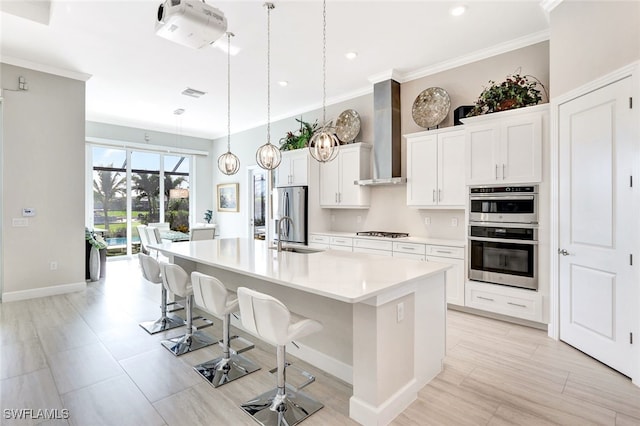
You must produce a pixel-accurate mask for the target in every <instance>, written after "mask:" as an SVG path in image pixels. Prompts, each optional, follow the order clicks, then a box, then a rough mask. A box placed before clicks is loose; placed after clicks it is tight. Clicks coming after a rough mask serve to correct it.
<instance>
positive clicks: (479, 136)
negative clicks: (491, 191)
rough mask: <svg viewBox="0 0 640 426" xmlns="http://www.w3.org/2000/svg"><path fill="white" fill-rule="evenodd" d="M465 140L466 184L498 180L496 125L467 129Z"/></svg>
mask: <svg viewBox="0 0 640 426" xmlns="http://www.w3.org/2000/svg"><path fill="white" fill-rule="evenodd" d="M465 140H466V142H465V143H466V147H465V148H466V159H467V160H466V168H467V173H466V178H467V183H468V184H470V185H471V184H485V183H493V182H495V181H496V180H497V179H498V161H499V158H498V153H499V150H500V129H499V127H498V124H497V123H496V124H489V125H483V126H473V127H468V128H467V131H466V137H465Z"/></svg>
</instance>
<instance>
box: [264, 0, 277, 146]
mask: <svg viewBox="0 0 640 426" xmlns="http://www.w3.org/2000/svg"><path fill="white" fill-rule="evenodd" d="M264 5H265V6H266V8H267V143H271V9H273V8H274V7H275V6H274V5H273V3H265V4H264Z"/></svg>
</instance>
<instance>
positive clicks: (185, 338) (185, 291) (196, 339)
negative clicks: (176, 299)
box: [160, 262, 215, 356]
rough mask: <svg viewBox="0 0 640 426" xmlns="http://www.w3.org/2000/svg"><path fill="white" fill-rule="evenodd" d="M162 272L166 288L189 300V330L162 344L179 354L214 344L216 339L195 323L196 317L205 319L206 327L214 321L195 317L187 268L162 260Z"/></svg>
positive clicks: (187, 308)
mask: <svg viewBox="0 0 640 426" xmlns="http://www.w3.org/2000/svg"><path fill="white" fill-rule="evenodd" d="M160 274H161V276H162V282H163V284H164V286H165V287H166V289H167V290H169V291H171V292H172V293H174V294H177V295H178V296H180V297H184V298H185V300H186V302H187V303H186V305H187V307H186V311H187V324H186V325H187V332H186V333H185V334H184V335H182V336H177V337H174V338H172V339H168V340H163V341H162V342H160V343H162V346H164V347H165V348H167V349H168V350H169V351H171V353H173V354H174V355H176V356H179V355H184V354H186V353H187V352H193V351H195V350H198V349H201V348H204V347H205V346H209V345H213V344H214V343H215V340H214V339H213V338H212V337H210V336H208V335H206V334H205V333H203V332H202V331H199V330H198V329H197V328H196V327H195V326H194V325H193V320H194V319H195V320H198V319H203V320H204V322H205V325H204V327H208V326H211V325H212V324H213V322H211V321H209V320H205V319H204V318H202V317H193V287H192V286H191V283H190V282H189V275H187V273H186V272H185V270H184V269H182V268H181V267H180V266H178V265H175V264H173V263H166V262H160ZM204 327H200V328H204Z"/></svg>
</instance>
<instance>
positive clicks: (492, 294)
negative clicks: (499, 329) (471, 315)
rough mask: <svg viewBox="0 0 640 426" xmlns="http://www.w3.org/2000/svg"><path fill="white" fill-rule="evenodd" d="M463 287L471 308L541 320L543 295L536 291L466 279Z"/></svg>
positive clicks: (467, 302)
mask: <svg viewBox="0 0 640 426" xmlns="http://www.w3.org/2000/svg"><path fill="white" fill-rule="evenodd" d="M465 289H466V290H465V293H466V304H467V306H469V307H471V308H476V309H482V310H483V311H489V312H495V313H498V314H503V315H509V316H512V317H516V318H522V319H526V320H530V321H536V322H543V318H542V304H543V297H542V296H541V295H540V293H538V292H537V291H533V290H524V289H519V288H513V287H507V286H503V285H497V284H488V283H481V282H477V281H467V283H466V286H465Z"/></svg>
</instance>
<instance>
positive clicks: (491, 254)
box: [469, 185, 538, 290]
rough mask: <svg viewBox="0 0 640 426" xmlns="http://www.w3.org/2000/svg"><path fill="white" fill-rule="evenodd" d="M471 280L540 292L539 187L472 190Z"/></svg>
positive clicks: (470, 197) (474, 188)
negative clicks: (538, 290)
mask: <svg viewBox="0 0 640 426" xmlns="http://www.w3.org/2000/svg"><path fill="white" fill-rule="evenodd" d="M469 252H470V253H469V254H470V255H469V279H470V280H474V281H483V282H488V283H494V284H501V285H508V286H513V287H520V288H526V289H531V290H537V289H538V186H537V185H522V186H483V187H470V188H469Z"/></svg>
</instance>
